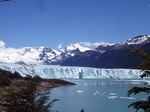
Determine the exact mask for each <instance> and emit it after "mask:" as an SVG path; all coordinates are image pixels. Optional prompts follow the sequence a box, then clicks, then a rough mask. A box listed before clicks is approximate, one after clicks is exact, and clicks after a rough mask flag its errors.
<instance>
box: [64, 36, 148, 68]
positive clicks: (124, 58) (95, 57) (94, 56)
mask: <svg viewBox="0 0 150 112" xmlns="http://www.w3.org/2000/svg"><path fill="white" fill-rule="evenodd" d="M127 48H131V49H135V48H139V49H141V50H145V51H146V52H150V36H147V35H142V36H137V37H134V38H132V39H129V40H127V41H126V42H122V43H117V44H114V45H109V46H102V45H100V46H98V47H97V48H96V49H95V51H86V52H83V53H80V54H77V55H75V56H74V57H71V58H69V59H67V60H65V61H64V62H63V63H62V64H61V65H63V66H86V67H96V68H138V65H139V64H140V62H141V61H142V60H141V59H138V58H137V56H130V52H129V51H128V50H127ZM100 51H104V52H100Z"/></svg>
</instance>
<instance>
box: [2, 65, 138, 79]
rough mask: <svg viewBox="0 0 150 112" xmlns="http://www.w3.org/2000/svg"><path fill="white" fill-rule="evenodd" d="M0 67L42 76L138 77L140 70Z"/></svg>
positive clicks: (47, 66) (49, 66) (37, 66)
mask: <svg viewBox="0 0 150 112" xmlns="http://www.w3.org/2000/svg"><path fill="white" fill-rule="evenodd" d="M0 69H3V70H8V71H11V72H15V71H17V72H19V73H20V74H21V75H22V76H25V75H26V74H29V72H30V73H32V75H36V74H37V75H39V76H40V77H42V78H120V79H122V78H139V76H140V75H141V71H140V70H133V69H98V68H87V67H67V66H65V67H63V66H52V65H36V66H34V67H31V66H29V67H28V66H27V67H25V66H23V65H19V64H0Z"/></svg>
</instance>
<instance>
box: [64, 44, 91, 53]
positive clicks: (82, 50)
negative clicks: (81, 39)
mask: <svg viewBox="0 0 150 112" xmlns="http://www.w3.org/2000/svg"><path fill="white" fill-rule="evenodd" d="M76 49H79V50H80V51H81V52H85V51H87V50H91V49H90V48H88V47H83V46H81V45H80V44H79V43H75V44H72V43H71V44H69V45H67V47H66V50H67V51H72V50H76Z"/></svg>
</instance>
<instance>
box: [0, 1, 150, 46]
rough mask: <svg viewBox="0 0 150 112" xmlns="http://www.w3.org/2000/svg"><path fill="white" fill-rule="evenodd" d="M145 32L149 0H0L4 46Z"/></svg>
mask: <svg viewBox="0 0 150 112" xmlns="http://www.w3.org/2000/svg"><path fill="white" fill-rule="evenodd" d="M144 34H147V35H148V34H150V0H11V1H9V2H0V40H2V41H4V42H5V43H6V47H15V48H20V47H24V46H32V47H38V46H47V47H51V48H57V46H58V45H59V44H60V43H62V45H63V46H65V45H67V44H69V43H76V42H81V41H82V42H101V41H102V42H108V43H115V42H121V41H125V40H127V39H129V38H132V37H135V36H137V35H144Z"/></svg>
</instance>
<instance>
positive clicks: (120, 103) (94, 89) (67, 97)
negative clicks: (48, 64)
mask: <svg viewBox="0 0 150 112" xmlns="http://www.w3.org/2000/svg"><path fill="white" fill-rule="evenodd" d="M69 81H71V82H74V83H76V84H77V85H75V86H63V87H59V88H55V89H53V90H52V93H51V99H54V98H57V99H60V100H61V101H59V102H56V103H55V105H54V106H53V108H52V110H57V111H59V112H80V110H81V109H82V108H83V109H84V110H85V112H135V110H134V109H132V108H129V109H128V105H129V104H130V103H132V102H134V101H137V100H141V99H144V96H145V95H146V94H138V95H136V96H134V95H133V96H131V97H127V91H128V90H129V89H130V88H132V87H133V86H143V83H142V82H140V81H135V80H121V81H120V80H96V79H92V80H69ZM139 112H142V111H139Z"/></svg>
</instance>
